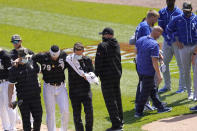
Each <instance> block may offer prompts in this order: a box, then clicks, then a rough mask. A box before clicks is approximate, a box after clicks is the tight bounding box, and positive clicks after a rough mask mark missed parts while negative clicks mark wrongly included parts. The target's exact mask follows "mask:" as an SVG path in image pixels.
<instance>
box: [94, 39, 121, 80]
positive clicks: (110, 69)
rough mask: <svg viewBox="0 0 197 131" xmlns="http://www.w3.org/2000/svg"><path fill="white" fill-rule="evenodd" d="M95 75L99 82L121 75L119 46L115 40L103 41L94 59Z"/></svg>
mask: <svg viewBox="0 0 197 131" xmlns="http://www.w3.org/2000/svg"><path fill="white" fill-rule="evenodd" d="M95 74H96V75H97V76H99V77H100V79H101V81H102V80H106V79H109V80H110V79H113V78H120V77H121V75H122V65H121V55H120V45H119V43H118V41H117V40H116V39H115V38H112V39H103V42H102V43H100V44H99V45H98V48H97V52H96V58H95Z"/></svg>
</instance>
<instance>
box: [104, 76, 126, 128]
mask: <svg viewBox="0 0 197 131" xmlns="http://www.w3.org/2000/svg"><path fill="white" fill-rule="evenodd" d="M101 89H102V93H103V97H104V100H105V105H106V107H107V111H108V113H109V116H110V120H111V122H112V127H113V128H120V127H122V126H123V109H122V100H121V90H120V78H114V79H110V80H108V79H101Z"/></svg>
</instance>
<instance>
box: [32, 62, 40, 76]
mask: <svg viewBox="0 0 197 131" xmlns="http://www.w3.org/2000/svg"><path fill="white" fill-rule="evenodd" d="M33 67H34V70H35V71H36V73H39V72H40V66H39V65H38V64H37V63H35V62H33Z"/></svg>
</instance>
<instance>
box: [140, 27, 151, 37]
mask: <svg viewBox="0 0 197 131" xmlns="http://www.w3.org/2000/svg"><path fill="white" fill-rule="evenodd" d="M150 33H151V32H150V28H149V27H148V26H143V27H141V28H140V29H139V32H138V35H137V40H138V39H139V38H141V37H143V36H147V35H150Z"/></svg>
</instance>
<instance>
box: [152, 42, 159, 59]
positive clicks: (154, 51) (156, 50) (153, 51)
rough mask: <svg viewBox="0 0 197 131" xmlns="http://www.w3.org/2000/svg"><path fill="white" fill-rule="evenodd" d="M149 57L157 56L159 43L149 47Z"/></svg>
mask: <svg viewBox="0 0 197 131" xmlns="http://www.w3.org/2000/svg"><path fill="white" fill-rule="evenodd" d="M151 57H157V58H159V45H158V44H157V45H155V46H153V47H152V48H151Z"/></svg>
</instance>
